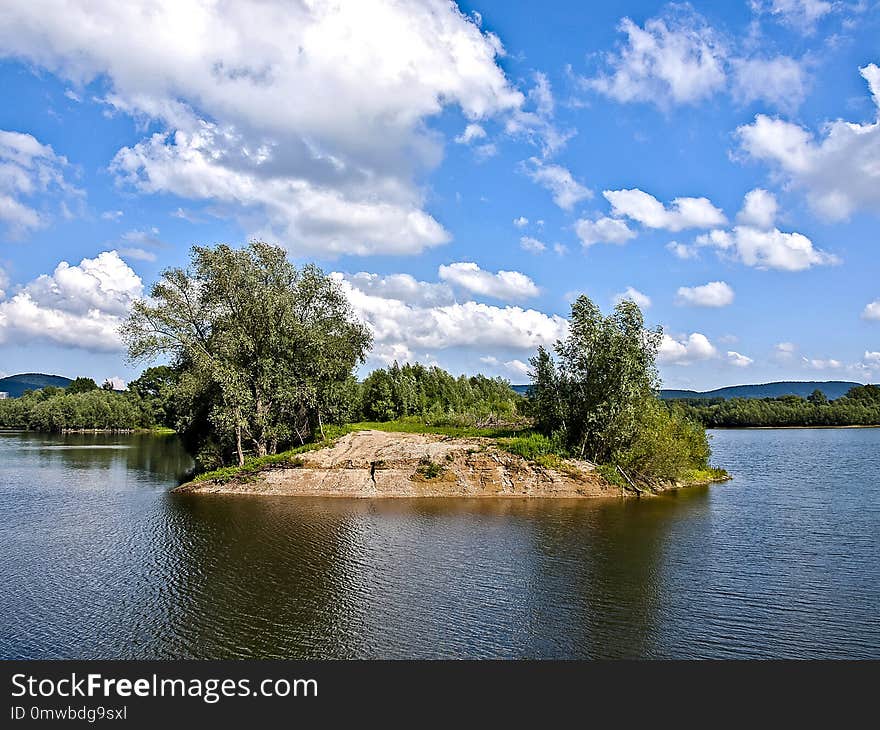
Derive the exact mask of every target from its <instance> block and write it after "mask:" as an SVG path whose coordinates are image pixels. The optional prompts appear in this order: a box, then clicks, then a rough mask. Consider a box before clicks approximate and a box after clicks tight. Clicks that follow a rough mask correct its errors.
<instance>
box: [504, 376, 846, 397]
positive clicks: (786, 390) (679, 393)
mask: <svg viewBox="0 0 880 730" xmlns="http://www.w3.org/2000/svg"><path fill="white" fill-rule="evenodd" d="M856 385H860V383H850V382H848V381H845V380H821V381H815V380H809V381H806V382H800V381H791V380H784V381H781V382H778V383H761V384H759V385H730V386H728V387H726V388H716V389H715V390H706V391H698V390H661V391H660V397H661V398H663V399H664V400H674V399H675V398H778V397H779V396H781V395H799V396H801V398H806V397H807V396H808V395H809V394H810V393H812V392H813V391H814V390H817V389H818V390H821V391H822V392H823V393H824V394H825V397H826V398H828V399H829V400H835V399H836V398H840V397H842V396H844V395H846V394H847V391H849V389H850V388H853V387H855V386H856ZM511 387H512V388H513V389H514V390H515V391H516V392H517V393H520V394H522V395H527V394H528V392H529V388H530V387H531V386H528V385H513V386H511Z"/></svg>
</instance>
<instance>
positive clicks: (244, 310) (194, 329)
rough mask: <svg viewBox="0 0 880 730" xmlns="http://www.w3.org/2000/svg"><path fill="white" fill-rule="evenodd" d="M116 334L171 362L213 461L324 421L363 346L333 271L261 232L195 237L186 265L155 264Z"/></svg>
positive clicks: (361, 331)
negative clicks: (244, 239) (293, 255)
mask: <svg viewBox="0 0 880 730" xmlns="http://www.w3.org/2000/svg"><path fill="white" fill-rule="evenodd" d="M122 335H123V339H124V341H125V343H126V345H127V347H128V353H129V357H130V359H132V360H154V359H156V358H159V357H166V358H169V359H170V360H171V362H172V363H173V364H174V366H175V367H176V368H177V369H178V370H179V372H180V385H179V386H178V390H179V396H180V399H181V401H182V402H185V403H187V404H188V412H189V414H190V418H191V419H193V420H195V421H198V420H199V414H201V417H202V419H205V418H206V419H207V421H208V422H209V424H210V428H211V429H212V430H213V435H214V436H216V438H215V439H214V441H215V442H218V443H220V446H219V448H217V449H215V451H218V452H219V453H217V454H215V457H214V459H215V460H219V461H225V460H227V459H228V457H229V452H232V453H234V455H235V458H237V460H238V463H239V464H242V463H243V462H244V459H245V453H246V452H247V451H250V452H252V453H254V454H255V455H257V456H262V455H265V454H271V453H275V452H276V451H277V450H278V449H279V447H283V446H284V445H286V444H289V443H291V442H303V441H304V440H305V439H306V438H307V437H308V436H309V434H310V433H311V432H312V431H313V430H314V429H322V427H323V422H324V420H325V418H326V413H327V410H328V408H329V404H328V400H329V399H330V398H331V396H332V393H334V392H336V391H338V390H339V386H340V384H342V383H344V382H345V381H346V380H347V379H348V378H350V377H351V375H352V371H353V370H354V368H355V367H356V366H357V365H358V364H359V363H362V362H363V361H364V359H365V357H366V353H367V351H368V350H369V347H370V344H371V336H370V333H369V330H368V329H367V328H366V327H365V326H364V325H363V324H362V323H361V322H360V321H358V319H357V318H356V317H355V315H354V313H353V311H352V309H351V306H350V304H349V302H348V300H347V299H346V297H345V294H344V292H342V291H341V290H340V288H339V286H338V284H337V283H336V282H334V281H333V279H331V278H330V277H329V276H327V275H326V274H324V272H323V271H321V269H319V268H318V267H316V266H313V265H309V266H305V267H303V268H297V267H295V266H294V265H293V264H291V263H290V261H288V259H287V256H286V254H285V251H284V250H283V249H281V248H279V247H277V246H272V245H270V244H267V243H263V242H259V241H255V242H252V243H250V244H249V245H248V246H247V247H246V248H243V249H234V248H231V247H229V246H226V245H217V246H207V247H203V246H194V247H193V248H192V250H191V263H190V267H189V268H188V269H182V268H172V269H167V270H166V271H164V272H163V274H162V278H161V279H160V281H159V282H157V283H156V284H155V285H154V286H153V288H152V290H151V292H150V298H149V299H144V300H141V301H138V302H137V303H135V305H134V307H133V309H132V312H131V314H130V316H129V318H128V320H127V321H126V323H125V324H124V325H123V327H122ZM201 436H202V437H204V436H205V434H201ZM224 444H229V446H228V447H225V446H224ZM215 445H216V444H215Z"/></svg>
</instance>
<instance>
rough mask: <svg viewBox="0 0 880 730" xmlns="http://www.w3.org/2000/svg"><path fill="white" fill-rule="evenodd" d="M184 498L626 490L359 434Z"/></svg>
mask: <svg viewBox="0 0 880 730" xmlns="http://www.w3.org/2000/svg"><path fill="white" fill-rule="evenodd" d="M175 491H179V492H198V493H218V494H269V495H297V496H323V497H364V498H376V497H446V496H448V497H568V498H571V497H610V496H619V495H620V493H621V490H620V488H619V487H617V486H614V485H611V484H609V483H608V482H606V481H605V480H604V479H602V478H601V477H600V476H599V475H598V474H597V473H596V471H595V467H594V466H593V465H592V464H590V463H589V462H586V461H576V460H567V461H565V462H564V464H561V465H560V470H557V469H548V468H544V467H542V466H539V465H537V464H533V463H531V462H529V461H526V460H525V459H522V458H521V457H519V456H515V455H513V454H509V453H507V452H505V451H503V450H501V449H499V448H498V447H497V446H496V445H494V444H493V442H492V440H491V439H485V438H469V439H462V438H451V437H448V436H440V435H433V434H415V433H388V432H385V431H356V432H354V433H350V434H347V435H346V436H343V437H342V438H340V439H339V441H337V442H336V444H334V445H333V446H332V447H329V448H326V449H321V450H319V451H312V452H309V453H306V454H303V456H302V462H301V465H299V466H296V467H284V468H276V469H270V470H267V471H263V472H260V473H258V474H256V475H254V476H252V477H251V478H250V479H249V480H247V481H245V480H230V481H227V482H225V483H220V482H215V481H205V482H191V483H189V484H184V485H182V486H180V487H178V488H177V490H175Z"/></svg>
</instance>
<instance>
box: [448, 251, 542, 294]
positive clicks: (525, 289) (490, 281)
mask: <svg viewBox="0 0 880 730" xmlns="http://www.w3.org/2000/svg"><path fill="white" fill-rule="evenodd" d="M437 273H438V275H439V276H440V278H441V279H442V280H443V281H446V282H449V283H450V284H454V285H455V286H458V287H461V288H462V289H464V290H465V291H468V292H471V293H472V294H478V295H480V296H485V297H492V298H494V299H512V300H518V299H528V298H529V297H535V296H537V295H538V294H539V293H540V290H539V289H538V287H537V286H536V285H535V282H534V281H532V280H531V279H530V278H529V277H528V276H526V275H525V274H523V273H520V272H519V271H499V272H497V273H495V274H493V273H492V272H491V271H483V270H482V269H481V268H480V267H479V266H478V265H477V264H475V263H473V262H469V261H460V262H456V263H453V264H449V265H443V266H440V268H439V269H438V272H437Z"/></svg>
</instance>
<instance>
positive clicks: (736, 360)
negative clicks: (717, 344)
mask: <svg viewBox="0 0 880 730" xmlns="http://www.w3.org/2000/svg"><path fill="white" fill-rule="evenodd" d="M727 362H728V363H729V364H730V365H733V366H734V367H738V368H747V367H748V366H749V365H751V364H752V363H753V362H755V361H754V360H753V359H752V358H750V357H748V356H747V355H742V354H740V353H738V352H736V351H735V350H728V351H727Z"/></svg>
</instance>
